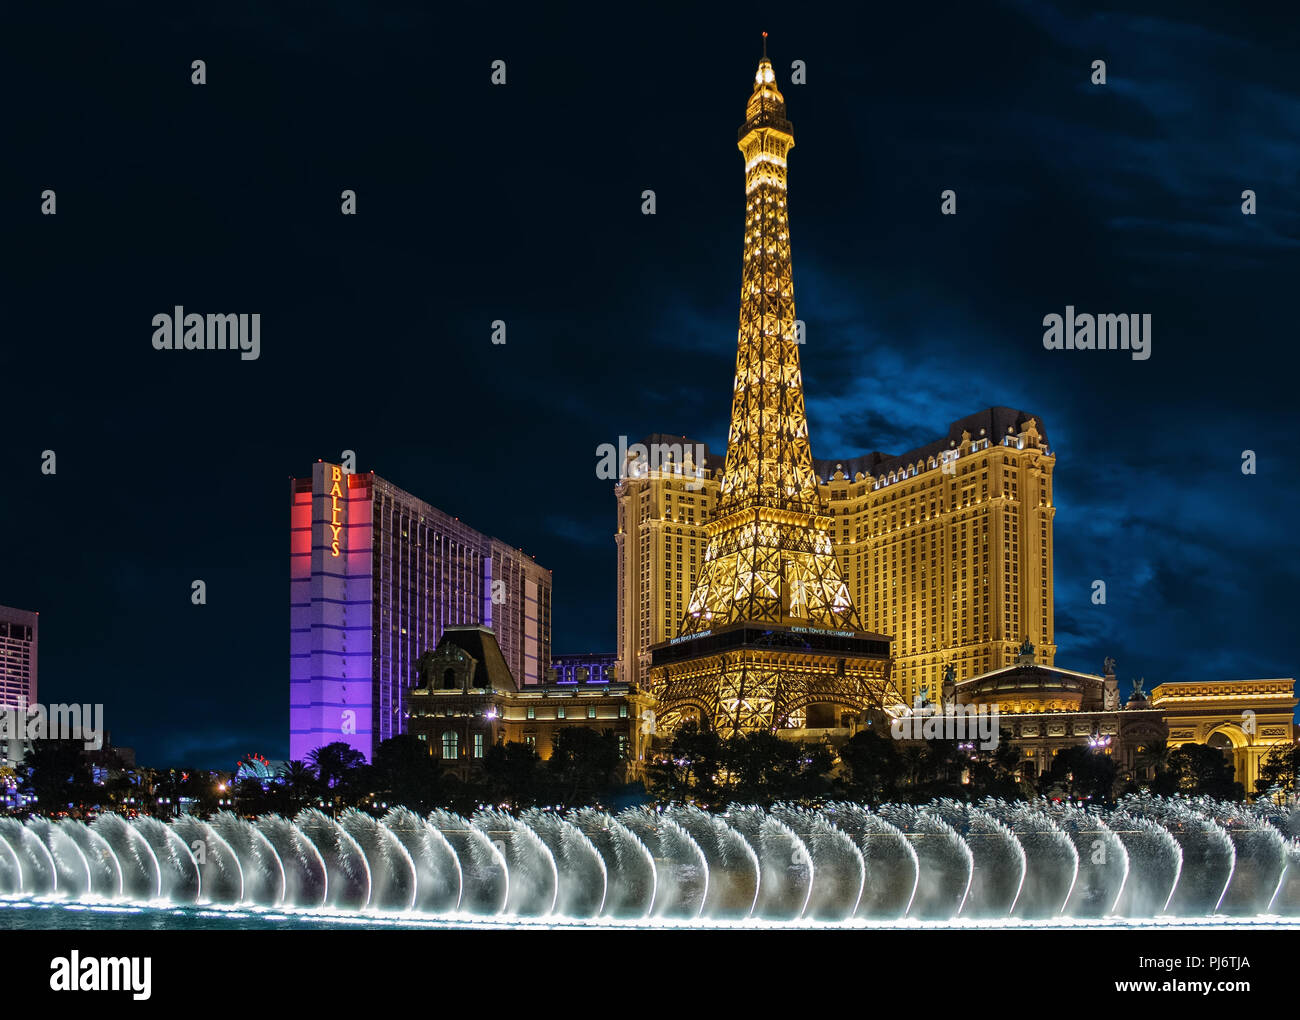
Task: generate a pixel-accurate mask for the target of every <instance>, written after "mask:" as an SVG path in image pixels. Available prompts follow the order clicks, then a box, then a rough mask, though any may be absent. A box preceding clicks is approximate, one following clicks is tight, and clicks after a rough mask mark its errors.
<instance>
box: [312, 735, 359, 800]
mask: <svg viewBox="0 0 1300 1020" xmlns="http://www.w3.org/2000/svg"><path fill="white" fill-rule="evenodd" d="M365 763H366V756H365V755H364V754H362V753H361V752H360V751H358V750H357V749H356V748H355V747H353V746H352V745H350V744H345V743H344V742H343V741H341V740H336V741H334V742H333V743H332V744H326V745H324V746H323V747H318V748H316V750H314V751H312V752H310V753H309V754H308V755H307V764H308V765H310V766H311V769H312V771H313V772H314V773H315V774H316V779H317V781H318V782H319V783H320V784H321V785H322V786H323V787H325V788H326V789H327V790H329V789H332V788H333V787H335V786H338V785H339V784H341V783H343V782H345V781H346V780H347V778H348V774H349V773H350V772H352V771H353V770H355V769H358V768H360V767H361V766H362V765H364V764H365Z"/></svg>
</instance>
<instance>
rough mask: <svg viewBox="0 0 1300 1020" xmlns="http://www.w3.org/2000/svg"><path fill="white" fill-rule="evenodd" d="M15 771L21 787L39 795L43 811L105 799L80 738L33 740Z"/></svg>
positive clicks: (59, 809) (54, 810) (38, 798)
mask: <svg viewBox="0 0 1300 1020" xmlns="http://www.w3.org/2000/svg"><path fill="white" fill-rule="evenodd" d="M14 772H15V773H16V774H17V777H18V786H19V788H20V789H22V790H25V791H27V792H28V793H34V794H35V795H36V810H37V811H40V812H42V813H52V812H57V811H65V810H67V808H68V805H69V804H71V805H73V806H74V807H76V806H78V805H85V804H95V803H98V802H99V801H100V800H101V799H102V798H101V793H100V789H99V787H97V786H96V785H95V784H94V782H93V780H92V779H91V773H90V766H89V765H88V764H86V759H85V755H84V754H83V748H82V745H81V742H80V741H77V740H48V739H46V740H34V741H32V745H31V749H30V750H29V751H28V752H27V753H26V755H24V757H23V760H22V762H21V763H20V764H19V765H18V767H17V768H16V769H15V770H14Z"/></svg>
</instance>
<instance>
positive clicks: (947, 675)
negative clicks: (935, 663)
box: [943, 662, 957, 687]
mask: <svg viewBox="0 0 1300 1020" xmlns="http://www.w3.org/2000/svg"><path fill="white" fill-rule="evenodd" d="M956 682H957V670H956V669H955V668H953V664H952V663H951V662H945V663H944V666H943V685H944V686H945V687H948V686H950V685H952V684H955V683H956Z"/></svg>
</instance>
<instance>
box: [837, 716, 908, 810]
mask: <svg viewBox="0 0 1300 1020" xmlns="http://www.w3.org/2000/svg"><path fill="white" fill-rule="evenodd" d="M899 752H900V748H899V742H898V741H897V740H894V739H892V738H890V737H886V736H884V735H883V734H881V733H878V732H877V731H875V730H860V731H859V732H857V733H855V734H854V735H853V736H852V737H850V738H849V739H848V741H847V742H846V743H845V744H844V746H843V747H841V748H840V761H842V762H843V763H844V767H845V770H846V775H845V776H844V777H843V778H842V779H841V781H840V782H841V786H842V788H843V790H844V793H845V795H846V796H848V797H849V798H850V799H852V800H857V801H862V802H863V803H868V804H880V803H882V802H884V801H889V800H894V799H895V798H897V796H898V789H899V784H900V780H901V778H902V775H901V773H902V768H903V766H902V760H901V756H900V753H899Z"/></svg>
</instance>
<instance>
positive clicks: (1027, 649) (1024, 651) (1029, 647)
mask: <svg viewBox="0 0 1300 1020" xmlns="http://www.w3.org/2000/svg"><path fill="white" fill-rule="evenodd" d="M1020 654H1021V655H1033V654H1034V643H1033V642H1032V641H1030V640H1029V638H1028V637H1026V638H1025V640H1024V642H1023V643H1022V644H1021V646H1020Z"/></svg>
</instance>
